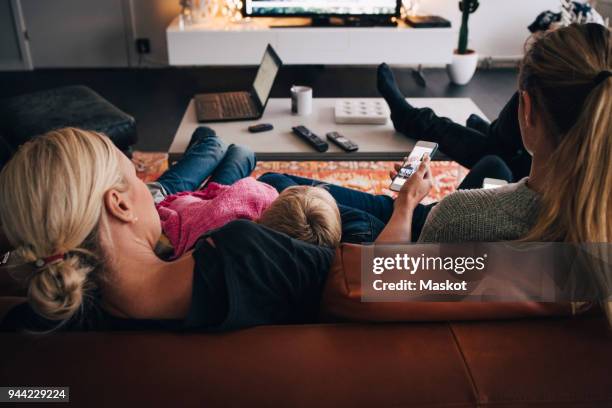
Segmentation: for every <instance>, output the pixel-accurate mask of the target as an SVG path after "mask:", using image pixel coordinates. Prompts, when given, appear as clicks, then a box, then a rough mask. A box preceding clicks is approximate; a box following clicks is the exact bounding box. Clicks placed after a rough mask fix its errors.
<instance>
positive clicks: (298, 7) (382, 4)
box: [243, 0, 401, 17]
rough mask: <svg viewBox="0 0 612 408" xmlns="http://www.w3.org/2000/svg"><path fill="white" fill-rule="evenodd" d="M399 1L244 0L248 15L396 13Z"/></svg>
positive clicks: (380, 15) (312, 15) (395, 14)
mask: <svg viewBox="0 0 612 408" xmlns="http://www.w3.org/2000/svg"><path fill="white" fill-rule="evenodd" d="M400 2H401V0H399V1H398V0H246V1H245V2H244V9H243V11H244V14H245V15H246V16H252V17H283V16H284V17H290V16H295V17H332V16H333V17H336V16H337V17H343V16H364V17H365V16H377V17H383V16H388V17H391V16H397V15H399V11H400Z"/></svg>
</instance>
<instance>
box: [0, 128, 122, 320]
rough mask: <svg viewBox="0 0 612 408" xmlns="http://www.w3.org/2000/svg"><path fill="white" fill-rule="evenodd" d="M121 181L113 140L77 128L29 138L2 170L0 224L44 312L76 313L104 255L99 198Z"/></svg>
mask: <svg viewBox="0 0 612 408" xmlns="http://www.w3.org/2000/svg"><path fill="white" fill-rule="evenodd" d="M123 185H124V181H123V177H122V173H121V170H120V166H119V159H118V157H117V154H116V149H115V148H114V147H113V144H112V142H111V141H110V140H109V139H108V138H107V137H106V136H104V135H102V134H99V133H95V132H90V131H84V130H80V129H74V128H65V129H60V130H56V131H52V132H49V133H47V134H45V135H43V136H40V137H37V138H35V139H33V140H32V141H30V142H27V143H26V144H24V145H23V146H21V148H20V149H19V150H18V151H17V152H16V154H15V156H14V157H13V158H12V159H11V160H10V161H9V162H8V163H7V165H6V166H5V167H4V169H3V170H2V172H1V173H0V221H1V225H2V226H3V228H4V230H5V233H6V235H7V237H8V239H9V241H10V242H11V244H12V245H13V246H14V247H15V248H17V249H16V253H17V255H18V256H19V257H20V258H21V259H22V261H23V262H24V263H27V264H29V265H30V266H31V267H30V268H29V269H30V271H29V273H28V274H27V275H26V276H24V279H25V280H26V284H27V287H28V300H29V302H30V304H31V306H32V308H33V309H34V310H35V311H36V312H37V313H38V314H40V315H41V316H43V317H45V318H47V319H51V320H58V321H64V320H67V319H69V318H71V317H72V316H74V315H75V313H77V312H78V311H79V310H80V308H81V306H82V305H83V301H84V298H85V296H86V295H87V293H88V291H89V290H91V289H92V288H93V287H94V286H95V282H96V277H95V275H96V274H94V273H92V272H94V271H96V270H97V269H101V265H102V264H103V260H104V253H103V251H102V248H101V245H100V231H101V229H102V228H103V226H104V223H105V211H104V204H103V195H104V193H105V192H106V191H107V190H108V189H110V188H112V187H118V188H119V187H121V186H123ZM57 254H60V255H62V254H63V257H57V259H53V261H51V262H48V263H45V262H42V261H41V260H42V259H45V258H49V257H53V256H55V255H57Z"/></svg>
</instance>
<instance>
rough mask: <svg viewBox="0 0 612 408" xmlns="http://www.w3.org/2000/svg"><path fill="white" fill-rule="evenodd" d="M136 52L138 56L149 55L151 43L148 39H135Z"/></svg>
mask: <svg viewBox="0 0 612 408" xmlns="http://www.w3.org/2000/svg"><path fill="white" fill-rule="evenodd" d="M136 51H137V52H138V53H139V54H150V53H151V41H150V40H149V39H148V38H137V39H136Z"/></svg>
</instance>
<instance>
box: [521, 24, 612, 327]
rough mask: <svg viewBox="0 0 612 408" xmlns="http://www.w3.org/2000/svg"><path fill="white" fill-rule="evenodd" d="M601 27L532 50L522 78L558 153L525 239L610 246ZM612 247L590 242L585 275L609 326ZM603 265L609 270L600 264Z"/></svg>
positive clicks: (610, 83) (606, 46)
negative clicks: (589, 263) (592, 284)
mask: <svg viewBox="0 0 612 408" xmlns="http://www.w3.org/2000/svg"><path fill="white" fill-rule="evenodd" d="M610 35H611V34H610V30H609V29H608V28H606V27H604V26H601V25H599V24H584V25H571V26H569V27H566V28H562V29H559V30H557V31H554V32H550V33H548V34H546V35H545V36H544V37H543V38H542V39H540V40H539V41H537V42H536V43H535V44H534V45H533V47H532V48H531V49H530V50H529V51H528V53H527V55H526V56H525V59H524V61H523V65H522V67H521V73H520V76H519V82H520V84H519V85H520V88H521V90H524V91H527V92H529V94H530V96H531V97H532V99H533V101H534V105H535V106H536V109H538V112H541V113H542V115H543V120H544V122H545V126H546V127H547V129H548V130H549V137H551V138H552V142H553V144H554V145H555V146H556V149H555V150H554V151H553V153H552V155H551V157H550V160H549V166H548V169H547V174H546V177H547V181H548V182H547V183H544V185H543V187H542V191H541V209H540V215H539V217H538V221H537V222H536V224H535V225H534V226H533V228H532V229H531V231H530V232H529V234H528V235H527V237H525V238H524V240H525V241H561V242H568V243H576V244H587V245H588V244H609V243H610V242H611V241H612V117H611V116H612V77H611V74H610V71H611V70H612V41H611V39H610ZM608 247H609V245H590V246H589V250H590V251H595V252H597V253H590V254H589V255H588V256H589V257H591V259H592V260H597V262H594V263H593V265H592V267H587V268H585V269H583V270H587V271H589V272H590V273H591V274H592V276H591V277H592V278H593V279H594V281H595V282H597V284H598V286H599V289H600V291H601V292H600V293H602V294H603V299H602V300H603V306H604V310H605V311H606V314H607V316H608V321H609V322H610V325H612V304H611V303H610V301H612V298H610V297H609V296H610V295H612V278H611V276H610V272H611V271H610V268H609V265H612V262H611V261H612V260H611V259H609V257H610V255H611V254H610V253H609V252H610V251H609V250H608ZM602 266H604V267H602Z"/></svg>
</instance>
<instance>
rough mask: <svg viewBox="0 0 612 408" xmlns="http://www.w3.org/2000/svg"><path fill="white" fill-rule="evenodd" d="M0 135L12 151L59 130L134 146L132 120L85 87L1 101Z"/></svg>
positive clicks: (71, 87)
mask: <svg viewBox="0 0 612 408" xmlns="http://www.w3.org/2000/svg"><path fill="white" fill-rule="evenodd" d="M0 117H1V118H2V121H0V134H2V135H3V137H4V139H5V140H6V142H8V144H9V145H10V146H11V147H12V148H13V149H15V148H17V147H18V146H19V145H21V144H23V143H25V142H27V141H28V140H29V139H31V138H32V137H34V136H37V135H41V134H43V133H45V132H48V131H50V130H53V129H58V128H62V127H68V126H70V127H78V128H82V129H87V130H94V131H98V132H102V133H105V134H106V135H108V137H110V138H111V139H112V140H113V142H114V143H115V144H116V145H117V147H118V148H119V149H121V150H127V149H128V148H129V147H130V146H131V145H133V144H134V143H136V125H135V121H134V118H133V117H131V116H129V115H127V114H126V113H124V112H122V111H121V110H119V109H118V108H116V107H115V106H113V105H112V104H111V103H110V102H108V101H107V100H106V99H104V98H103V97H101V96H100V95H98V94H97V93H96V92H94V91H93V90H91V89H89V88H87V87H85V86H68V87H63V88H56V89H50V90H46V91H40V92H35V93H31V94H25V95H19V96H15V97H12V98H7V99H4V100H1V101H0Z"/></svg>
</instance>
